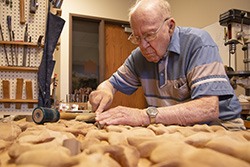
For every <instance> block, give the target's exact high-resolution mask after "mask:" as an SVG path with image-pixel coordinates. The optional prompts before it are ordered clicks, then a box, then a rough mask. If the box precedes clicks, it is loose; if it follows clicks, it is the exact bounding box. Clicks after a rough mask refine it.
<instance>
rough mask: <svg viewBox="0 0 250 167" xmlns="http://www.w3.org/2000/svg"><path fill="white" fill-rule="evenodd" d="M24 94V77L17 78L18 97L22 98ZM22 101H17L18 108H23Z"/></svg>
mask: <svg viewBox="0 0 250 167" xmlns="http://www.w3.org/2000/svg"><path fill="white" fill-rule="evenodd" d="M22 94H23V78H17V82H16V99H22ZM21 104H22V103H16V109H21Z"/></svg>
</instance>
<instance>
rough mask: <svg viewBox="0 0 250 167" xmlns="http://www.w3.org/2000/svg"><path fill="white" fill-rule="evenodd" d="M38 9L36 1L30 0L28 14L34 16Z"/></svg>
mask: <svg viewBox="0 0 250 167" xmlns="http://www.w3.org/2000/svg"><path fill="white" fill-rule="evenodd" d="M37 7H38V3H37V0H30V13H32V14H35V13H36V10H37Z"/></svg>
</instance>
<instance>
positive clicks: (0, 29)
mask: <svg viewBox="0 0 250 167" xmlns="http://www.w3.org/2000/svg"><path fill="white" fill-rule="evenodd" d="M0 31H1V37H2V41H4V38H3V31H2V27H1V24H0ZM3 49H4V53H5V57H6V61H7V65H8V66H9V60H8V55H7V51H6V47H5V44H3Z"/></svg>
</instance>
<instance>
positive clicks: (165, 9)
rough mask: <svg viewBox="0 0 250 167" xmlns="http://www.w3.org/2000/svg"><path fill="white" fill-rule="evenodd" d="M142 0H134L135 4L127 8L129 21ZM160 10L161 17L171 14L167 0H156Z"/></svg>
mask: <svg viewBox="0 0 250 167" xmlns="http://www.w3.org/2000/svg"><path fill="white" fill-rule="evenodd" d="M142 1H143V0H136V2H135V4H134V5H133V6H132V7H131V8H130V9H129V14H128V16H129V21H131V15H132V14H133V13H134V12H135V11H136V9H137V7H138V6H139V5H140V3H141V2H142ZM158 1H159V7H160V12H161V14H162V16H163V17H167V16H171V10H170V4H169V3H168V1H167V0H158Z"/></svg>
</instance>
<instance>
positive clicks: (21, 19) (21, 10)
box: [20, 0, 25, 24]
mask: <svg viewBox="0 0 250 167" xmlns="http://www.w3.org/2000/svg"><path fill="white" fill-rule="evenodd" d="M20 23H21V24H25V8H24V0H20Z"/></svg>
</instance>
